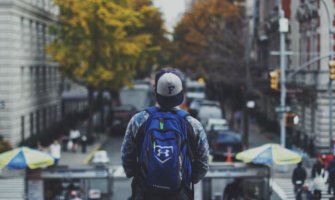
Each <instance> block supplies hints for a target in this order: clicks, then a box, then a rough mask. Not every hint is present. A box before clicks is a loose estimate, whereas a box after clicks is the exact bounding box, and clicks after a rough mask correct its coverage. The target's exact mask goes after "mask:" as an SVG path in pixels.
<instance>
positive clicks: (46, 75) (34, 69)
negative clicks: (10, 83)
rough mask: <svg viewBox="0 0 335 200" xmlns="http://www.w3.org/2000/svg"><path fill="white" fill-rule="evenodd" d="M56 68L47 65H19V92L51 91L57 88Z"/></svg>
mask: <svg viewBox="0 0 335 200" xmlns="http://www.w3.org/2000/svg"><path fill="white" fill-rule="evenodd" d="M60 79H61V78H60V75H59V73H58V69H57V68H55V67H49V66H30V67H23V66H22V67H21V94H28V95H31V94H39V93H53V92H54V91H58V90H59V85H60Z"/></svg>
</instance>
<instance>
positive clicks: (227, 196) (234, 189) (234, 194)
mask: <svg viewBox="0 0 335 200" xmlns="http://www.w3.org/2000/svg"><path fill="white" fill-rule="evenodd" d="M242 184H243V182H242V179H241V178H235V179H234V181H233V182H231V183H229V184H227V186H226V187H225V189H224V191H223V200H238V199H243V191H244V190H243V185H242Z"/></svg>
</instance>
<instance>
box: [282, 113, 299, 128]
mask: <svg viewBox="0 0 335 200" xmlns="http://www.w3.org/2000/svg"><path fill="white" fill-rule="evenodd" d="M298 123H299V117H298V115H297V114H296V113H293V112H287V113H285V125H286V126H287V127H292V126H294V125H296V124H298Z"/></svg>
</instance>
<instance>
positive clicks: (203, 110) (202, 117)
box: [198, 105, 224, 126]
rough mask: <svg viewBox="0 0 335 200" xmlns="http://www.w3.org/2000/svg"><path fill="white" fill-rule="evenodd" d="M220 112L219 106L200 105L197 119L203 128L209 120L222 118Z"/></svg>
mask: <svg viewBox="0 0 335 200" xmlns="http://www.w3.org/2000/svg"><path fill="white" fill-rule="evenodd" d="M223 117H224V116H223V114H222V110H221V108H220V107H219V106H212V105H201V106H200V108H199V111H198V119H199V121H200V122H201V124H203V125H204V126H205V125H206V122H207V121H208V120H209V119H210V118H217V119H221V118H223Z"/></svg>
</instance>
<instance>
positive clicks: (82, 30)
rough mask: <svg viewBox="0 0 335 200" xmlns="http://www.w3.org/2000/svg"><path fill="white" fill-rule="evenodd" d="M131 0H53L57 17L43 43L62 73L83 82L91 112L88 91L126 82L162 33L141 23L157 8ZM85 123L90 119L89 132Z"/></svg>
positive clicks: (115, 87) (116, 87) (115, 88)
mask: <svg viewBox="0 0 335 200" xmlns="http://www.w3.org/2000/svg"><path fill="white" fill-rule="evenodd" d="M135 2H136V1H134V0H118V1H116V0H114V1H112V0H85V1H78V0H66V1H63V0H54V3H55V4H56V5H57V6H59V8H60V15H59V23H58V25H57V26H55V27H53V28H52V29H51V32H52V33H53V34H54V36H55V39H54V41H53V42H52V43H51V44H50V45H49V46H48V48H47V49H48V52H49V53H50V55H51V56H52V58H53V59H54V60H55V61H57V62H59V64H60V72H61V74H62V75H63V76H65V77H68V78H70V79H71V80H73V81H75V82H77V83H79V84H81V85H84V86H86V87H87V88H88V91H89V110H90V114H91V113H92V109H93V108H92V99H93V91H95V90H101V89H108V90H111V91H114V92H115V91H118V90H119V89H120V88H121V87H122V86H124V85H129V84H130V83H131V80H132V78H133V77H134V76H135V74H136V71H137V70H138V68H140V67H144V66H148V65H147V63H154V62H155V59H154V58H152V59H151V60H150V62H146V63H145V62H144V60H145V59H144V58H151V56H152V57H154V56H155V53H156V52H157V51H158V50H157V49H159V48H157V47H156V46H155V45H156V44H157V43H155V40H154V39H155V38H157V37H161V36H156V35H154V34H156V33H155V32H150V31H148V30H147V27H148V24H146V23H148V22H149V21H148V20H147V19H150V16H151V15H153V14H155V12H156V13H157V12H158V11H157V10H156V11H155V10H154V8H152V6H151V5H150V2H151V1H149V0H141V1H138V2H141V3H137V4H135ZM148 15H149V17H148ZM155 17H156V18H159V15H156V16H155ZM157 29H161V27H157ZM158 34H160V33H158ZM140 62H141V63H140ZM90 127H91V120H90V122H89V128H88V129H89V130H88V131H89V134H90V130H91V128H90Z"/></svg>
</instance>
